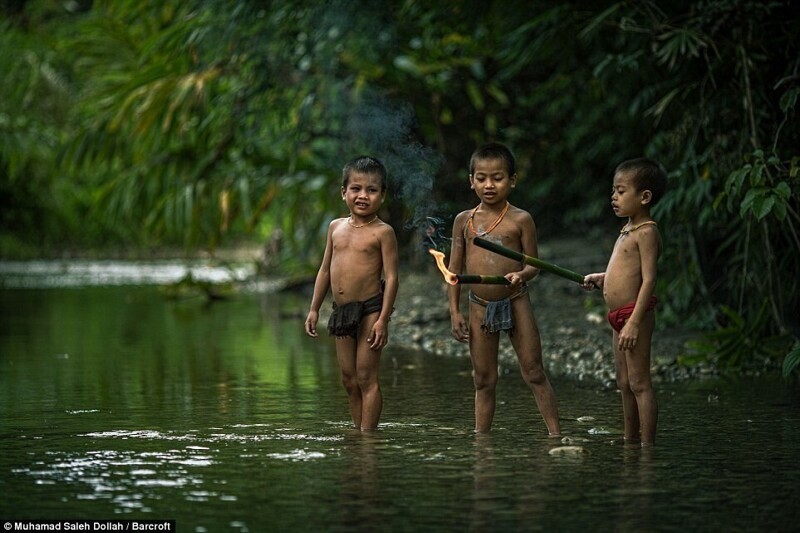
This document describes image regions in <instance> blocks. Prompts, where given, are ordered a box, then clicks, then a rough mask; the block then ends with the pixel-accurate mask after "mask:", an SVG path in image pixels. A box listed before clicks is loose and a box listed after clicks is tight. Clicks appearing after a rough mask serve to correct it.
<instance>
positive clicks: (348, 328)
mask: <svg viewBox="0 0 800 533" xmlns="http://www.w3.org/2000/svg"><path fill="white" fill-rule="evenodd" d="M386 175H387V172H386V167H385V166H384V165H383V163H381V162H380V161H378V160H377V159H374V158H372V157H367V156H361V157H357V158H355V159H353V160H351V161H350V162H348V163H347V164H346V165H345V167H344V170H343V171H342V200H343V201H344V202H345V203H346V204H347V208H348V209H349V210H350V216H348V217H345V218H337V219H336V220H334V221H333V222H331V224H330V226H329V227H328V236H327V241H326V245H325V254H324V256H323V258H322V265H321V266H320V268H319V272H318V273H317V279H316V282H315V283H314V295H313V296H312V298H311V308H310V310H309V312H308V317H307V318H306V322H305V328H306V333H307V334H308V335H309V336H311V337H316V336H317V321H318V319H319V309H320V307H321V306H322V302H323V301H324V300H325V296H326V295H327V294H328V290H329V289H330V290H331V291H332V292H333V312H332V314H331V317H330V320H329V321H328V333H330V334H331V335H333V336H335V337H336V357H337V359H338V360H339V367H340V369H341V373H342V383H343V384H344V387H345V389H346V390H347V397H348V402H349V404H350V414H351V415H352V417H353V423H354V425H355V427H356V429H361V430H373V429H375V428H377V426H378V421H379V419H380V416H381V410H382V408H383V396H382V395H381V388H380V383H379V380H378V370H379V366H380V358H381V351H382V350H383V347H384V346H386V343H387V342H388V340H389V316H390V315H391V314H392V311H393V309H394V302H395V298H396V297H397V288H398V285H399V281H398V279H399V278H398V267H397V263H398V259H397V239H396V237H395V233H394V230H393V229H392V227H391V226H390V225H388V224H386V223H384V222H383V221H382V220H380V219H379V218H378V210H379V209H380V207H381V205H383V201H384V199H385V197H386V188H387V177H386ZM381 275H383V280H382V278H381Z"/></svg>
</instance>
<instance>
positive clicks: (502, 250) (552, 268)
mask: <svg viewBox="0 0 800 533" xmlns="http://www.w3.org/2000/svg"><path fill="white" fill-rule="evenodd" d="M475 245H476V246H480V247H481V248H484V249H486V250H489V251H490V252H494V253H496V254H500V255H503V256H505V257H508V258H509V259H516V260H517V261H520V262H522V263H525V264H528V265H531V266H534V267H536V268H538V269H541V270H546V271H547V272H550V273H552V274H555V275H556V276H561V277H562V278H566V279H568V280H570V281H574V282H575V283H580V284H583V276H582V275H580V274H578V273H577V272H573V271H572V270H568V269H566V268H563V267H560V266H558V265H554V264H553V263H548V262H547V261H542V260H541V259H537V258H536V257H531V256H529V255H525V254H523V253H521V252H517V251H516V250H512V249H511V248H506V247H505V246H502V245H500V244H497V243H493V242H492V241H487V240H486V239H484V238H482V237H475Z"/></svg>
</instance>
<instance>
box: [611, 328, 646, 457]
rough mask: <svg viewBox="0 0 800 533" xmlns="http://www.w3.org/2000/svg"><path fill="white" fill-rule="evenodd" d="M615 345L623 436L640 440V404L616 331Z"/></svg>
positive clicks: (633, 440)
mask: <svg viewBox="0 0 800 533" xmlns="http://www.w3.org/2000/svg"><path fill="white" fill-rule="evenodd" d="M611 342H612V343H613V347H614V370H615V372H616V376H617V388H618V389H619V392H620V396H622V421H623V426H624V431H623V437H624V438H625V441H626V442H639V440H640V438H641V437H640V435H639V406H638V405H637V404H636V397H635V396H634V395H633V391H632V390H631V386H630V382H629V380H628V361H627V357H626V355H625V352H624V351H622V350H620V349H619V348H618V344H619V334H618V333H617V332H616V331H614V333H613V335H612V340H611Z"/></svg>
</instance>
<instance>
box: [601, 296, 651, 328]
mask: <svg viewBox="0 0 800 533" xmlns="http://www.w3.org/2000/svg"><path fill="white" fill-rule="evenodd" d="M657 303H658V298H656V297H655V296H651V297H650V301H649V302H647V310H648V311H650V310H651V309H655V308H656V304H657ZM634 307H636V302H631V303H629V304H627V305H623V306H622V307H620V308H619V309H614V310H611V311H609V312H608V317H607V318H608V323H609V324H611V327H612V328H614V330H615V331H616V332H617V333H619V332H620V331H622V327H623V326H624V325H625V322H627V321H628V319H629V318H630V317H631V315H632V314H633V308H634Z"/></svg>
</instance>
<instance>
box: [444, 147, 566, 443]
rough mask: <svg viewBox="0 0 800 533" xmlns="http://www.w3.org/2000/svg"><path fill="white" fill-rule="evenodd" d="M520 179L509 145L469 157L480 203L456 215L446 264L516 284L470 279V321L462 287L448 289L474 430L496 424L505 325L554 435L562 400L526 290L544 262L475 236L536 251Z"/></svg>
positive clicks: (557, 430) (455, 269)
mask: <svg viewBox="0 0 800 533" xmlns="http://www.w3.org/2000/svg"><path fill="white" fill-rule="evenodd" d="M516 181H517V174H516V162H515V159H514V155H513V154H512V153H511V150H509V149H508V147H506V146H505V145H503V144H500V143H488V144H485V145H483V146H481V147H479V148H478V149H477V150H476V151H475V152H474V153H473V154H472V157H471V159H470V174H469V183H470V188H471V189H473V190H474V191H475V194H477V196H478V198H479V199H480V204H478V206H477V207H475V208H474V209H470V210H468V211H464V212H462V213H460V214H459V215H458V216H456V219H455V222H454V224H453V242H452V248H451V251H450V263H449V266H448V268H449V269H450V270H451V271H452V272H454V273H462V272H468V273H470V274H488V275H491V274H494V275H503V276H504V277H505V278H506V279H507V280H508V281H509V282H510V285H472V286H471V291H470V294H469V301H470V303H469V322H467V320H466V319H465V318H464V316H463V315H462V314H461V311H460V310H459V302H460V298H461V287H460V286H459V285H454V286H451V287H450V289H449V300H450V321H451V327H452V334H453V336H454V337H455V338H456V339H457V340H458V341H460V342H468V343H469V351H470V356H471V358H472V368H473V379H474V383H475V431H476V432H478V433H485V432H488V431H489V430H490V429H491V427H492V420H493V418H494V411H495V389H496V386H497V352H498V347H499V342H500V332H501V331H506V332H508V334H509V338H510V339H511V344H512V345H513V347H514V350H515V351H516V353H517V359H518V360H519V365H520V370H521V372H522V377H523V379H524V380H525V382H526V383H527V384H528V385H529V386H530V388H531V389H532V390H533V394H534V397H535V399H536V404H537V406H538V407H539V412H540V413H541V414H542V416H543V417H544V422H545V424H546V425H547V430H548V432H549V433H550V435H553V436H555V435H558V434H559V433H560V432H561V430H560V427H559V422H558V405H557V403H556V397H555V393H554V392H553V388H552V387H551V385H550V381H549V380H548V379H547V375H546V374H545V371H544V366H543V364H542V346H541V339H540V337H539V329H538V327H537V325H536V319H535V318H534V316H533V309H532V308H531V303H530V300H529V298H528V286H527V282H528V281H530V280H532V279H533V278H534V277H535V276H536V274H538V270H537V269H536V268H534V267H532V266H529V265H526V264H521V263H519V262H518V261H514V260H513V259H508V258H506V257H503V256H501V255H498V254H496V253H493V252H490V251H488V250H485V249H483V248H480V247H478V246H476V245H475V244H474V243H473V240H474V239H475V237H476V236H480V237H483V238H485V239H487V240H491V241H494V242H496V243H498V244H501V245H503V246H505V247H507V248H511V249H512V250H516V251H518V252H522V253H524V254H526V255H530V256H533V257H536V256H537V244H536V226H535V225H534V223H533V218H532V217H531V215H530V214H529V213H528V212H527V211H524V210H522V209H519V208H517V207H514V206H512V205H511V204H509V203H508V196H509V194H510V193H511V190H512V189H513V188H514V187H515V185H516Z"/></svg>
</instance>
